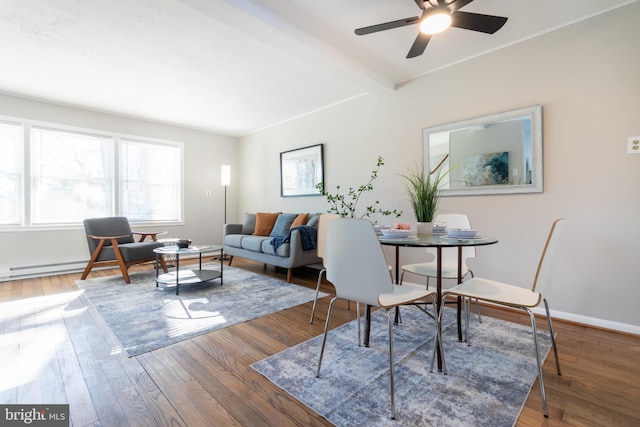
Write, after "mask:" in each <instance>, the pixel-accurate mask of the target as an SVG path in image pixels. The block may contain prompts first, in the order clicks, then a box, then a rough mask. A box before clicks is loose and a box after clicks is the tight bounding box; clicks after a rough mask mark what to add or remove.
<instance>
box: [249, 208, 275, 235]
mask: <svg viewBox="0 0 640 427" xmlns="http://www.w3.org/2000/svg"><path fill="white" fill-rule="evenodd" d="M281 213H282V212H272V213H267V212H257V213H256V229H255V230H254V231H253V235H254V236H268V235H269V233H271V230H272V229H273V225H274V224H275V223H276V220H277V219H278V215H280V214H281Z"/></svg>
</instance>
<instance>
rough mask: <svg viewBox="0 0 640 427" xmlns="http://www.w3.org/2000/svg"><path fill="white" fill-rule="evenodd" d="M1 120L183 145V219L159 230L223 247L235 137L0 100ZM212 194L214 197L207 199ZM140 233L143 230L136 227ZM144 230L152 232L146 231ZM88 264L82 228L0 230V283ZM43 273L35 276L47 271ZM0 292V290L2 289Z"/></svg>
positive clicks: (13, 99) (0, 96)
mask: <svg viewBox="0 0 640 427" xmlns="http://www.w3.org/2000/svg"><path fill="white" fill-rule="evenodd" d="M0 115H5V116H12V117H20V118H25V119H30V120H37V121H43V122H49V123H58V124H64V125H68V126H74V127H82V128H87V129H97V130H104V131H108V132H116V133H121V134H126V135H133V136H139V137H147V138H158V139H164V140H171V141H178V142H183V143H184V165H185V186H184V190H185V207H184V209H185V218H184V225H183V226H172V227H168V226H158V227H154V228H153V229H154V230H158V231H165V230H166V231H168V236H180V237H183V238H190V239H192V240H193V241H194V242H195V243H200V244H202V243H221V242H222V224H223V222H224V221H223V217H224V209H223V206H224V192H223V191H224V190H223V187H221V186H220V165H221V164H228V165H231V173H232V176H231V179H232V184H233V183H234V181H235V180H236V176H237V172H238V160H237V152H238V140H237V138H234V137H228V136H222V135H216V134H212V133H208V132H202V131H197V130H190V129H185V128H180V127H176V126H169V125H164V124H160V123H153V122H149V121H143V120H135V119H130V118H124V117H120V116H115V115H110V114H103V113H98V112H93V111H86V110H81V109H76V108H69V107H64V106H59V105H53V104H47V103H43V102H37V101H33V100H28V99H24V98H18V97H13V96H9V95H3V94H0ZM207 190H211V192H212V197H206V191H207ZM235 194H236V193H234V192H232V191H230V192H229V194H228V205H229V209H228V215H229V216H235V215H236V211H235V206H236V204H237V199H236V196H235ZM135 228H136V229H139V228H141V227H135ZM146 230H151V229H149V228H146ZM88 259H89V253H88V249H87V243H86V240H85V238H84V229H83V228H82V226H81V225H80V226H78V227H74V228H72V229H65V230H51V229H45V230H43V229H38V228H33V229H31V230H30V231H11V232H8V231H2V230H0V280H2V278H3V277H5V278H6V277H7V276H9V277H14V278H15V277H18V276H20V275H21V274H23V273H25V272H30V271H34V270H33V269H29V270H24V268H25V267H26V266H39V265H51V264H66V263H77V262H80V263H84V264H86V261H87V260H88ZM56 268H57V267H45V268H42V269H36V270H35V271H43V272H46V271H50V270H55V269H56ZM0 286H1V284H0Z"/></svg>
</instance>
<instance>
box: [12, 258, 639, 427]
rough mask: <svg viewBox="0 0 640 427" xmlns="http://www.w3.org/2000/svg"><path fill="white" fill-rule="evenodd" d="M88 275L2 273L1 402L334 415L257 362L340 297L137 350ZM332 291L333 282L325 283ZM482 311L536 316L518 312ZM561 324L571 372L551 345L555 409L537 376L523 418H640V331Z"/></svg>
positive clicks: (158, 412)
mask: <svg viewBox="0 0 640 427" xmlns="http://www.w3.org/2000/svg"><path fill="white" fill-rule="evenodd" d="M233 265H234V266H235V267H241V268H246V269H248V270H251V271H254V272H257V273H261V274H266V275H269V276H275V277H278V278H280V279H283V280H284V279H285V278H286V272H285V271H283V270H274V269H273V267H267V269H266V270H265V269H263V265H262V264H258V263H254V262H252V261H247V260H243V259H240V258H236V259H234V261H233ZM145 268H149V267H144V266H140V267H133V268H132V269H131V271H136V270H140V269H145ZM117 273H118V272H117V271H115V270H102V271H97V272H94V273H92V274H91V276H90V277H96V276H108V275H112V274H117ZM79 277H80V274H79V273H78V274H68V275H60V276H51V277H42V278H35V279H25V280H15V281H11V282H3V283H0V313H1V318H2V319H3V321H2V322H0V403H4V404H7V403H24V404H27V403H28V404H37V403H46V404H54V403H69V405H70V412H71V421H72V425H74V426H100V425H102V426H127V425H130V426H156V425H157V426H205V425H213V426H228V425H241V426H258V425H259V426H302V425H304V426H326V425H331V424H330V423H328V422H327V421H326V420H325V419H323V418H322V417H320V416H318V415H317V414H315V413H314V412H312V411H311V410H309V409H307V408H306V407H305V406H304V405H302V404H301V403H299V402H298V401H296V400H295V399H293V398H292V397H290V396H289V395H288V394H287V393H286V392H284V391H282V390H281V389H279V388H277V387H275V386H274V385H272V384H271V383H270V382H269V381H268V380H266V379H265V378H263V377H262V376H261V375H260V374H258V373H256V372H255V371H254V370H253V369H251V368H250V367H249V365H250V364H252V363H253V362H256V361H258V360H261V359H263V358H265V357H267V356H269V355H272V354H274V353H277V352H279V351H281V350H284V349H285V348H288V347H290V346H293V345H295V344H297V343H299V342H302V341H305V340H307V339H309V338H311V337H314V336H316V335H319V334H321V333H322V330H323V327H324V323H323V322H324V319H325V315H326V310H327V306H328V302H329V300H330V297H326V298H323V299H321V300H320V301H319V304H318V308H317V310H316V320H315V322H314V324H312V325H311V324H309V315H310V312H311V303H307V304H303V305H300V306H297V307H293V308H291V309H288V310H283V311H281V312H278V313H274V314H272V315H269V316H265V317H261V318H259V319H256V320H252V321H249V322H245V323H241V324H238V325H235V326H232V327H229V328H226V329H222V330H218V331H215V332H211V333H208V334H205V335H201V336H198V337H196V338H193V339H190V340H187V341H183V342H181V343H178V344H175V345H172V346H169V347H165V348H161V349H158V350H155V351H152V352H149V353H145V354H142V355H139V356H136V357H133V358H128V357H127V356H126V354H123V353H122V352H121V351H120V349H119V343H118V341H117V340H116V338H115V337H114V335H113V334H112V333H111V330H110V329H109V328H108V327H107V326H106V324H105V323H104V321H103V320H102V318H101V317H100V316H99V315H98V314H97V313H96V312H95V310H93V309H91V308H90V307H89V306H88V302H87V300H86V298H85V297H84V295H82V293H81V292H80V291H79V289H78V288H77V287H76V285H75V282H74V281H75V280H76V279H79ZM316 277H317V271H316V270H312V269H298V270H296V272H295V274H294V280H293V281H294V283H297V284H299V285H302V286H306V287H310V288H315V281H316ZM323 290H324V291H326V292H329V293H332V292H333V288H332V286H331V285H330V284H328V283H326V282H325V283H324V284H323ZM551 303H552V304H553V302H551ZM337 304H339V305H338V306H337V309H336V310H335V313H334V316H333V318H332V319H333V321H332V326H333V327H335V326H338V325H339V324H343V323H345V322H347V321H350V320H352V319H354V318H355V311H354V310H353V309H352V310H347V305H346V303H344V302H339V303H337ZM482 309H483V315H485V316H493V317H498V318H503V319H506V320H512V321H517V322H522V323H527V322H528V318H527V317H526V316H524V315H521V314H519V313H514V312H511V311H505V310H500V309H496V308H492V307H486V306H485V307H483V308H482ZM539 324H540V325H544V324H545V323H544V322H539ZM554 326H555V327H556V332H557V334H558V340H557V343H558V350H559V354H560V363H561V367H562V376H558V375H556V374H555V365H554V361H553V357H552V356H551V355H550V356H549V357H548V358H547V361H546V363H545V365H544V376H545V384H546V390H547V398H548V404H549V418H548V419H545V418H544V417H543V416H542V411H541V405H540V393H539V389H538V385H537V383H536V384H535V385H534V387H533V390H532V392H531V394H530V396H529V399H528V400H527V402H526V405H525V407H524V409H523V410H522V413H521V415H520V417H519V419H518V422H517V424H516V425H518V426H632V425H640V405H638V402H640V337H638V336H632V335H626V334H619V333H615V332H610V331H603V330H598V329H593V328H589V327H585V326H582V325H575V324H570V323H567V322H562V321H556V322H555V323H554ZM450 369H451V368H450ZM400 408H401V406H400V407H399V410H401V409H400Z"/></svg>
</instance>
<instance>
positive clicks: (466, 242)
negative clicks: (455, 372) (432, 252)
mask: <svg viewBox="0 0 640 427" xmlns="http://www.w3.org/2000/svg"><path fill="white" fill-rule="evenodd" d="M496 243H498V239H496V238H495V237H489V236H482V235H478V236H476V237H474V238H465V239H463V238H454V237H448V236H446V235H444V234H429V235H420V236H417V237H416V236H409V237H406V238H402V239H387V238H384V237H380V244H382V245H385V246H395V265H394V268H395V283H398V282H399V276H400V248H401V247H405V248H435V249H436V272H437V275H436V293H437V297H436V300H437V304H438V312H439V310H440V308H441V307H442V248H458V283H462V262H463V260H462V248H463V247H465V246H487V245H494V244H496ZM457 305H458V310H457V311H458V340H460V341H462V323H461V317H462V316H461V301H460V297H458V304H457ZM365 316H366V321H365V330H364V345H365V347H368V346H369V320H370V316H371V307H367V308H366V313H365ZM439 353H440V352H439V351H438V368H439V369H440V367H441V359H440V354H439Z"/></svg>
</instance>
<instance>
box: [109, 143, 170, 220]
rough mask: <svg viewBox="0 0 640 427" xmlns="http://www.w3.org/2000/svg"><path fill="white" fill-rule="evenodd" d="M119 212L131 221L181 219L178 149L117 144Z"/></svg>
mask: <svg viewBox="0 0 640 427" xmlns="http://www.w3.org/2000/svg"><path fill="white" fill-rule="evenodd" d="M119 157H120V179H119V181H120V212H121V214H122V215H123V216H126V217H127V218H129V219H130V220H134V221H135V220H138V219H142V220H151V221H178V220H179V219H180V181H181V180H180V177H181V168H180V158H181V157H180V149H179V147H177V146H175V145H163V144H154V143H147V142H140V141H133V140H128V139H121V140H120V156H119Z"/></svg>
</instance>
